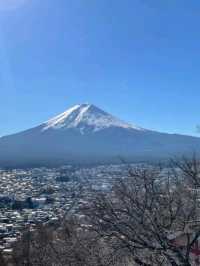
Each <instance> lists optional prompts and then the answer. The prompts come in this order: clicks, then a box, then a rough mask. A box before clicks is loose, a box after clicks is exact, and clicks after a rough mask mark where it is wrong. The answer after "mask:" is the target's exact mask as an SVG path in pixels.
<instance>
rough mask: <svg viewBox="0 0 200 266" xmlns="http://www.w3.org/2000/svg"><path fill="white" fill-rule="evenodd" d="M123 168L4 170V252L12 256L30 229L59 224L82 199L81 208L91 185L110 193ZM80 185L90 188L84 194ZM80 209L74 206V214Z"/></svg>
mask: <svg viewBox="0 0 200 266" xmlns="http://www.w3.org/2000/svg"><path fill="white" fill-rule="evenodd" d="M122 167H123V166H120V165H109V166H106V165H102V166H98V167H90V168H74V167H72V166H65V167H62V168H56V169H55V168H54V169H48V168H44V167H43V168H34V169H27V170H22V169H12V170H0V252H2V253H3V254H6V255H9V254H11V253H12V252H13V248H14V246H15V243H16V242H17V240H18V239H19V238H20V237H21V236H22V234H23V231H24V230H25V229H26V228H32V229H34V227H35V226H36V225H37V224H41V223H52V222H56V221H58V219H59V218H61V217H63V216H64V215H65V214H66V213H67V212H68V211H69V210H70V211H72V208H71V206H73V202H74V200H75V198H76V199H77V197H79V196H80V198H79V202H78V204H77V206H78V205H80V204H81V203H82V202H84V201H83V199H82V197H86V198H87V200H88V198H89V194H88V195H86V194H87V186H90V187H92V188H93V189H96V190H102V189H103V190H109V189H110V187H111V185H112V181H113V179H114V178H117V177H119V176H121V174H122ZM126 170H127V169H126V168H125V167H124V172H125V171H126ZM80 184H81V185H82V187H85V188H86V189H85V190H84V193H83V194H82V195H79V194H81V193H82V192H80V191H79V185H80ZM76 208H77V207H76V206H73V211H76ZM77 209H78V208H77Z"/></svg>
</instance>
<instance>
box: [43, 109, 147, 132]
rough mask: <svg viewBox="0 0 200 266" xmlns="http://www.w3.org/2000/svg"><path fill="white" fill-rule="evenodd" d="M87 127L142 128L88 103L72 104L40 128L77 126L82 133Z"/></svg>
mask: <svg viewBox="0 0 200 266" xmlns="http://www.w3.org/2000/svg"><path fill="white" fill-rule="evenodd" d="M88 127H90V129H91V131H93V132H97V131H100V130H102V129H105V128H109V127H119V128H127V129H128V128H129V129H130V128H132V129H137V130H143V129H142V128H140V127H138V126H133V125H130V124H128V123H126V122H123V121H121V120H119V119H118V118H116V117H114V116H112V115H110V114H108V113H106V112H104V111H102V110H101V109H99V108H98V107H96V106H94V105H90V104H81V105H75V106H73V107H72V108H70V109H68V110H67V111H66V112H64V113H62V114H60V115H58V116H56V117H54V118H52V119H50V120H49V121H47V122H46V123H44V126H43V129H42V130H43V131H45V130H48V129H60V128H64V129H69V128H79V129H80V132H81V133H82V134H84V130H85V129H88ZM87 132H88V131H87Z"/></svg>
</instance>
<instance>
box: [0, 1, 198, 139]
mask: <svg viewBox="0 0 200 266" xmlns="http://www.w3.org/2000/svg"><path fill="white" fill-rule="evenodd" d="M199 27H200V1H199V0H196V1H195V0H191V1H188V0H166V1H161V0H6V1H0V135H5V134H10V133H14V132H17V131H20V130H23V129H26V128H30V127H33V126H35V125H38V124H39V123H41V122H44V121H46V120H47V119H49V118H50V117H52V116H54V115H56V114H59V113H60V112H62V111H64V110H65V109H67V108H68V107H70V106H72V105H74V104H78V103H85V102H88V103H93V104H96V105H97V106H99V107H101V108H103V109H105V110H106V111H109V112H111V113H112V114H114V115H116V116H119V117H120V118H122V119H124V120H126V121H128V122H133V123H135V124H138V125H140V126H142V127H145V128H150V129H155V130H159V131H165V132H173V133H174V132H176V133H182V134H191V135H195V134H196V130H195V127H196V125H197V124H200V28H199Z"/></svg>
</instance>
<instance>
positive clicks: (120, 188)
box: [85, 158, 200, 266]
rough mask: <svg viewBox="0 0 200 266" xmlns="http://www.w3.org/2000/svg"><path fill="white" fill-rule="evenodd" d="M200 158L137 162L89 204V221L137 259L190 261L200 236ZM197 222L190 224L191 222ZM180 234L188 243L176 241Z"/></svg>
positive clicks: (147, 262)
mask: <svg viewBox="0 0 200 266" xmlns="http://www.w3.org/2000/svg"><path fill="white" fill-rule="evenodd" d="M199 165H200V164H199V161H198V160H196V159H195V158H194V159H192V160H186V159H183V160H182V161H179V162H173V165H172V166H171V167H170V168H167V169H166V168H165V169H162V168H160V167H159V168H158V167H155V168H152V167H144V168H134V169H132V170H130V175H129V177H127V178H120V179H118V180H117V181H116V183H115V185H114V187H113V189H112V191H111V193H110V194H104V193H98V194H96V193H95V196H94V200H93V202H92V203H91V204H90V205H89V207H88V208H86V209H85V214H86V215H87V218H88V224H91V225H92V230H94V231H95V232H96V233H97V234H98V235H99V236H100V237H101V238H104V239H108V240H110V242H111V243H112V245H113V246H114V248H115V249H120V250H125V251H126V252H127V254H129V255H130V256H131V258H132V261H133V264H134V265H144V266H150V265H173V266H178V265H185V266H186V265H187V266H190V265H192V264H191V261H190V253H191V250H192V248H193V247H194V244H195V243H196V241H197V239H198V238H199V236H200V223H199V218H200V217H199V210H200V209H199V198H200V197H199V196H200V195H199V193H198V186H199V184H200V183H199V180H200V167H199ZM192 226H193V227H195V228H193V229H191V227H192ZM176 235H181V236H182V238H183V240H182V241H183V242H184V244H183V245H177V244H176V243H175V242H174V238H175V236H176Z"/></svg>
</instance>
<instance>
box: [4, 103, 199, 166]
mask: <svg viewBox="0 0 200 266" xmlns="http://www.w3.org/2000/svg"><path fill="white" fill-rule="evenodd" d="M198 151H200V138H197V137H191V136H184V135H178V134H167V133H160V132H156V131H152V130H147V129H144V128H142V127H139V126H136V125H131V124H128V123H126V122H124V121H122V120H120V119H118V118H116V117H114V116H112V115H110V114H108V113H107V112H105V111H103V110H101V109H99V108H98V107H96V106H94V105H90V104H81V105H76V106H74V107H72V108H70V109H68V110H67V111H65V112H64V113H62V114H60V115H58V116H56V117H54V118H52V119H50V120H49V121H47V122H45V123H43V124H41V125H39V126H37V127H35V128H32V129H28V130H26V131H23V132H20V133H17V134H14V135H10V136H5V137H1V138H0V166H2V167H3V166H12V167H16V166H33V165H37V166H41V165H52V166H53V165H61V164H65V163H75V164H90V163H91V164H92V163H110V162H120V160H121V159H120V158H122V159H123V160H126V161H129V162H138V161H147V160H148V161H149V160H155V159H167V158H169V157H173V156H182V155H190V154H192V153H194V152H196V153H198Z"/></svg>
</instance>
